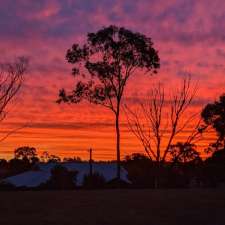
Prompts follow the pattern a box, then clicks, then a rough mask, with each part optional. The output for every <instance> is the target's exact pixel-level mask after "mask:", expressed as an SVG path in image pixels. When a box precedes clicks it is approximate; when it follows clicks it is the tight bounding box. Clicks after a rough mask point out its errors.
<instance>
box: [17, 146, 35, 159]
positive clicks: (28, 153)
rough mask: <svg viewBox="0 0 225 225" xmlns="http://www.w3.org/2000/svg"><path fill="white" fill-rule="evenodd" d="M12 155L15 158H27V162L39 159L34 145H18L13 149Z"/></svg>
mask: <svg viewBox="0 0 225 225" xmlns="http://www.w3.org/2000/svg"><path fill="white" fill-rule="evenodd" d="M14 155H15V159H21V160H24V161H25V160H27V161H28V162H29V163H36V162H38V161H39V159H38V157H37V150H36V149H35V148H34V147H29V146H23V147H19V148H17V149H16V150H15V151H14Z"/></svg>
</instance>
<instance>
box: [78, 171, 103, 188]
mask: <svg viewBox="0 0 225 225" xmlns="http://www.w3.org/2000/svg"><path fill="white" fill-rule="evenodd" d="M105 183H106V181H105V178H104V176H103V175H101V174H99V173H97V172H94V173H92V174H85V175H84V178H83V183H82V185H83V187H84V188H103V187H104V185H105Z"/></svg>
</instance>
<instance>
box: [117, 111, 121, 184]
mask: <svg viewBox="0 0 225 225" xmlns="http://www.w3.org/2000/svg"><path fill="white" fill-rule="evenodd" d="M116 156H117V179H118V180H120V170H121V168H120V126H119V109H118V110H117V113H116Z"/></svg>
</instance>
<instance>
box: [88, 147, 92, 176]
mask: <svg viewBox="0 0 225 225" xmlns="http://www.w3.org/2000/svg"><path fill="white" fill-rule="evenodd" d="M89 155H90V156H89V169H90V170H89V175H90V177H92V175H93V165H92V162H93V160H92V148H90V149H89Z"/></svg>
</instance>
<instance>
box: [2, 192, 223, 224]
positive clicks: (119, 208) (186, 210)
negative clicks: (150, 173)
mask: <svg viewBox="0 0 225 225" xmlns="http://www.w3.org/2000/svg"><path fill="white" fill-rule="evenodd" d="M14 224H16V225H53V224H54V225H89V224H90V225H117V224H121V225H132V224H142V225H151V224H152V225H162V224H173V225H186V224H187V225H225V189H218V190H217V189H206V190H103V191H102V190H96V191H51V192H50V191H42V192H39V191H37V192H31V191H27V192H26V191H24V192H0V225H14Z"/></svg>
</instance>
